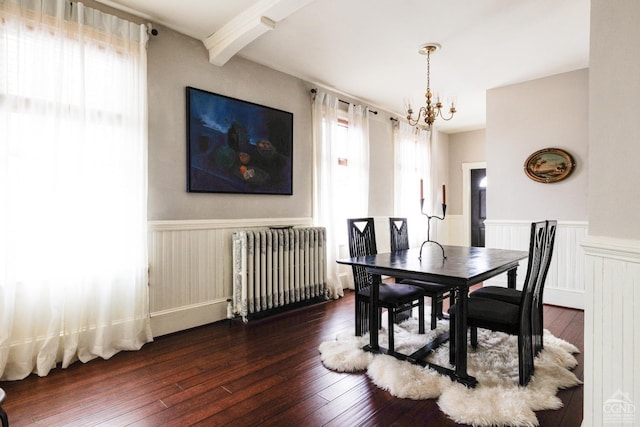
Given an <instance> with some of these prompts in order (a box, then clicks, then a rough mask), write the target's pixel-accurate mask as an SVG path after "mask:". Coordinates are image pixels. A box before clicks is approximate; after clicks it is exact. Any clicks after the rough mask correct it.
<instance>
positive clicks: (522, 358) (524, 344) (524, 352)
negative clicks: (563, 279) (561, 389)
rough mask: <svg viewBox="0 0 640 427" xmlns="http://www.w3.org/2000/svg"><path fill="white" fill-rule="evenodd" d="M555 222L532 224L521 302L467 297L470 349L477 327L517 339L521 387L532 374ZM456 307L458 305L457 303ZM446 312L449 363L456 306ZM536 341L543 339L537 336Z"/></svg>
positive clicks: (452, 359)
mask: <svg viewBox="0 0 640 427" xmlns="http://www.w3.org/2000/svg"><path fill="white" fill-rule="evenodd" d="M554 238H555V221H540V222H534V223H532V224H531V240H530V242H529V262H528V268H527V276H526V278H525V283H524V288H523V290H522V293H521V298H520V302H519V303H518V304H511V303H508V302H505V301H500V300H492V299H488V298H469V300H468V301H467V303H468V304H467V326H468V327H469V329H470V331H471V333H470V339H471V346H472V347H473V348H477V346H478V328H483V329H490V330H493V331H500V332H505V333H508V334H510V335H517V336H518V380H519V384H520V385H521V386H525V385H527V384H528V383H529V380H530V379H531V376H532V375H533V372H534V362H533V359H534V347H535V346H536V345H537V344H536V341H537V339H538V337H536V336H534V335H535V334H537V331H536V326H534V323H535V322H537V318H536V315H535V311H536V310H537V308H538V301H541V295H542V292H543V289H544V282H545V279H546V273H547V271H548V269H549V264H550V262H551V256H552V254H553V243H554ZM456 305H457V304H456ZM456 305H454V306H452V307H451V308H450V309H449V314H450V316H451V321H450V341H449V362H450V363H451V364H454V363H455V357H454V356H455V314H456V310H457V308H458V307H457V306H456ZM539 339H540V340H541V339H542V336H541V335H540V337H539Z"/></svg>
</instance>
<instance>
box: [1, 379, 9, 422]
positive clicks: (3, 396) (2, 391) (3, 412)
mask: <svg viewBox="0 0 640 427" xmlns="http://www.w3.org/2000/svg"><path fill="white" fill-rule="evenodd" d="M6 397H7V394H6V393H5V392H4V390H3V389H1V388H0V421H2V427H9V417H8V416H7V413H6V412H5V411H4V409H2V404H3V403H4V399H5V398H6Z"/></svg>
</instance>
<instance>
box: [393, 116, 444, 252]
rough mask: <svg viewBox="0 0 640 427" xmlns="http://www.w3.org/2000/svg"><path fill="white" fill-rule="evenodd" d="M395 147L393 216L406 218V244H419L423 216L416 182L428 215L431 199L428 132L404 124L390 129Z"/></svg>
mask: <svg viewBox="0 0 640 427" xmlns="http://www.w3.org/2000/svg"><path fill="white" fill-rule="evenodd" d="M393 137H394V148H395V167H394V180H395V189H394V194H395V200H394V203H395V207H394V208H395V209H394V211H395V215H396V216H399V217H406V218H407V221H408V227H409V239H410V240H409V244H410V246H411V247H415V246H417V245H420V244H421V243H422V241H424V240H425V239H426V237H427V234H426V229H427V227H426V217H424V216H423V215H422V214H421V213H420V183H421V180H422V187H423V196H424V198H425V201H424V210H425V212H427V213H430V214H431V213H432V212H433V211H432V209H431V205H432V201H433V200H434V197H433V193H432V192H431V191H430V190H431V188H432V187H433V186H432V183H431V182H432V181H433V180H432V179H431V166H430V164H431V143H430V137H431V132H429V131H426V130H423V129H417V128H415V127H413V126H410V125H409V124H408V123H405V122H397V124H396V126H394V133H393Z"/></svg>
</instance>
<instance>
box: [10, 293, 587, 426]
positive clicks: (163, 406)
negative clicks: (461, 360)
mask: <svg viewBox="0 0 640 427" xmlns="http://www.w3.org/2000/svg"><path fill="white" fill-rule="evenodd" d="M353 304H354V299H353V295H352V293H351V292H349V291H347V295H346V296H345V298H342V299H340V300H337V301H328V302H325V303H321V304H317V305H314V306H311V307H307V308H303V309H299V310H295V311H292V312H288V313H284V314H281V315H279V316H274V317H272V318H266V319H261V320H256V321H252V322H250V323H249V324H246V325H245V324H243V323H242V322H239V321H233V322H229V321H222V322H217V323H214V324H211V325H207V326H203V327H200V328H195V329H192V330H189V331H183V332H179V333H176V334H172V335H168V336H165V337H160V338H158V339H156V341H155V342H153V343H149V344H147V345H145V346H144V347H143V348H142V349H141V350H140V351H137V352H122V353H119V354H117V355H116V356H114V357H113V358H111V359H110V360H94V361H92V362H89V363H86V364H80V363H76V364H74V365H72V366H71V367H69V368H68V369H56V370H54V371H53V372H52V373H50V374H49V376H47V377H44V378H39V377H37V376H35V375H32V376H30V377H28V378H26V379H24V380H22V381H15V382H0V387H2V388H3V389H4V390H5V391H6V393H7V400H6V402H5V404H4V408H5V410H6V411H7V413H8V414H9V418H10V421H11V425H12V427H19V426H29V425H47V426H82V427H86V426H125V425H132V426H157V425H162V426H172V425H175V426H186V425H199V426H223V425H234V426H250V425H255V426H290V425H291V426H293V425H296V426H297V425H305V426H325V425H326V426H339V427H341V426H354V425H360V426H381V425H396V426H404V425H407V426H414V425H429V426H455V425H458V424H456V423H454V422H453V421H451V420H449V419H448V418H447V417H446V416H445V415H444V414H443V413H442V412H440V410H439V409H438V406H437V403H436V401H435V400H424V401H413V400H408V399H397V398H394V397H393V396H391V395H390V394H389V393H388V392H386V391H384V390H381V389H379V388H378V387H376V386H375V385H374V384H373V383H372V382H371V381H370V380H369V378H368V377H367V376H366V375H362V374H348V373H336V372H332V371H329V370H327V369H326V368H324V367H323V366H322V364H321V362H320V358H319V353H318V350H317V348H318V345H319V344H320V343H321V342H323V341H326V340H330V339H334V338H335V336H336V334H337V333H338V332H341V331H350V330H351V328H352V327H353V326H352V325H353ZM583 325H584V315H583V312H582V311H579V310H572V309H566V308H560V307H553V306H545V327H546V328H547V329H549V330H550V331H551V332H552V333H553V334H554V335H556V336H558V337H560V338H563V339H566V340H568V341H570V342H572V343H573V344H575V345H576V346H577V347H578V348H580V350H582V349H583V341H584V332H583V330H584V327H583ZM577 359H578V361H579V366H578V367H577V368H576V370H575V373H576V374H577V375H578V376H579V377H580V378H582V372H583V366H582V364H583V356H582V354H580V355H578V357H577ZM558 395H559V397H560V398H561V399H562V401H563V403H564V405H565V406H564V408H561V409H559V410H555V411H540V412H538V413H537V415H538V418H539V420H540V425H541V426H557V425H562V426H568V427H571V426H579V425H580V424H581V422H582V405H583V390H582V387H575V388H572V389H569V390H562V391H560V392H559V394H558Z"/></svg>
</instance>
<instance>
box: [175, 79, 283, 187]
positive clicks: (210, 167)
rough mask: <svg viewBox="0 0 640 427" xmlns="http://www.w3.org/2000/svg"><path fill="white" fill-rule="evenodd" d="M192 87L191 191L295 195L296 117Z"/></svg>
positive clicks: (189, 92) (189, 121)
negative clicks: (294, 135)
mask: <svg viewBox="0 0 640 427" xmlns="http://www.w3.org/2000/svg"><path fill="white" fill-rule="evenodd" d="M186 89H187V147H188V148H187V191H188V192H196V193H243V194H285V195H291V194H292V193H293V191H292V190H293V182H292V181H293V168H292V163H293V156H292V154H293V113H289V112H286V111H282V110H278V109H275V108H271V107H266V106H264V105H258V104H254V103H251V102H247V101H242V100H239V99H235V98H230V97H228V96H224V95H219V94H215V93H211V92H207V91H204V90H200V89H196V88H193V87H187V88H186Z"/></svg>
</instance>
